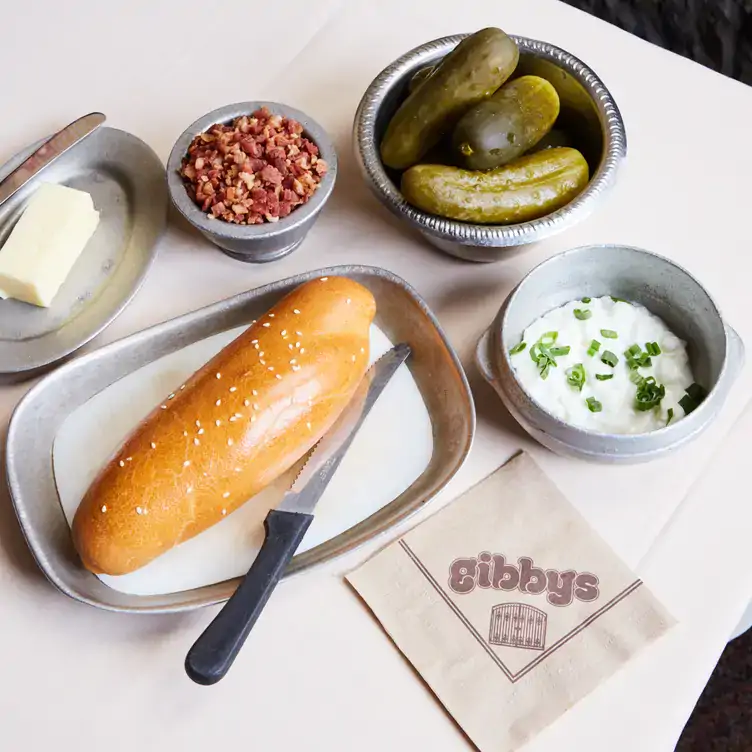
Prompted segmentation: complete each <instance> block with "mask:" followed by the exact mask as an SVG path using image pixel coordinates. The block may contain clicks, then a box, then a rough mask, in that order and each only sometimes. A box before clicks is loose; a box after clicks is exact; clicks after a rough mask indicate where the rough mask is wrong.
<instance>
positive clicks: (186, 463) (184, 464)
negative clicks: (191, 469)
mask: <svg viewBox="0 0 752 752" xmlns="http://www.w3.org/2000/svg"><path fill="white" fill-rule="evenodd" d="M190 464H191V461H190V460H186V461H185V462H184V463H183V467H188V466H189V465H190Z"/></svg>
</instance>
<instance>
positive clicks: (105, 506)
mask: <svg viewBox="0 0 752 752" xmlns="http://www.w3.org/2000/svg"><path fill="white" fill-rule="evenodd" d="M102 511H103V512H106V511H107V504H102Z"/></svg>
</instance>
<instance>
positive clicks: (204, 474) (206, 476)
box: [201, 473, 209, 478]
mask: <svg viewBox="0 0 752 752" xmlns="http://www.w3.org/2000/svg"><path fill="white" fill-rule="evenodd" d="M201 474H202V475H203V476H204V478H208V477H209V474H208V473H201Z"/></svg>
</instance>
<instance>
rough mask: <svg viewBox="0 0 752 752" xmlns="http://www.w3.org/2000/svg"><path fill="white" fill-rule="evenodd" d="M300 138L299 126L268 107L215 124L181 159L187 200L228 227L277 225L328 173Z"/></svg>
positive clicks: (315, 149) (316, 151) (314, 151)
mask: <svg viewBox="0 0 752 752" xmlns="http://www.w3.org/2000/svg"><path fill="white" fill-rule="evenodd" d="M302 134H303V126H302V125H301V124H300V123H298V122H297V121H295V120H289V119H288V118H285V117H282V116H281V115H273V114H272V113H271V112H269V110H267V109H266V108H262V109H260V110H257V111H256V112H254V113H253V114H252V115H251V116H248V115H242V116H241V117H238V118H236V119H235V120H234V121H233V123H232V124H231V125H223V124H221V123H219V124H217V125H213V126H212V127H211V128H209V130H208V131H207V132H206V133H200V134H199V135H198V136H196V138H194V139H193V141H192V143H191V145H190V146H189V147H188V154H187V155H186V157H185V158H184V160H183V165H182V168H181V175H182V176H183V178H184V182H185V185H186V189H187V191H188V193H189V195H190V196H191V198H193V200H194V201H195V202H196V203H197V204H198V205H199V206H200V207H201V209H202V211H204V212H207V215H208V216H209V217H213V218H220V219H223V220H225V221H226V222H232V223H235V224H248V225H250V224H261V223H263V222H277V221H279V219H280V218H282V217H286V216H288V215H289V214H290V212H292V211H293V209H295V208H296V207H297V206H301V205H302V204H305V203H306V202H307V201H308V200H309V199H310V198H311V196H312V195H313V193H314V192H315V191H316V189H317V188H318V186H319V184H320V182H321V180H322V178H323V176H324V175H325V174H326V171H327V165H326V162H325V161H324V160H322V159H319V158H318V154H319V149H318V146H316V144H314V143H313V142H312V141H310V140H309V139H307V138H305V137H304V136H303V135H302Z"/></svg>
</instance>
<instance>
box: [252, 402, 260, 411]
mask: <svg viewBox="0 0 752 752" xmlns="http://www.w3.org/2000/svg"><path fill="white" fill-rule="evenodd" d="M253 409H254V410H258V409H259V407H258V405H257V404H256V403H255V402H254V403H253Z"/></svg>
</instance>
